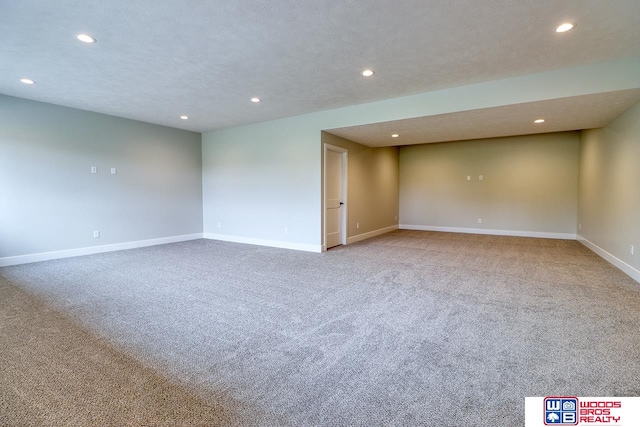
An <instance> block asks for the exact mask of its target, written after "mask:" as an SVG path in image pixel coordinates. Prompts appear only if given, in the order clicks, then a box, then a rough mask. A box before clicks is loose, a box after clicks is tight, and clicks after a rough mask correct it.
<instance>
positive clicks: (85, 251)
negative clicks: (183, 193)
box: [0, 233, 202, 267]
mask: <svg viewBox="0 0 640 427" xmlns="http://www.w3.org/2000/svg"><path fill="white" fill-rule="evenodd" d="M196 239H202V233H195V234H185V235H182V236H171V237H161V238H159V239H149V240H137V241H134V242H124V243H114V244H111V245H102V246H89V247H86V248H77V249H65V250H62V251H53V252H41V253H37V254H28V255H18V256H10V257H4V258H0V267H8V266H10V265H18V264H28V263H31V262H39V261H49V260H52V259H60V258H71V257H75V256H82V255H91V254H99V253H103V252H113V251H121V250H124V249H135V248H144V247H146V246H155V245H164V244H167V243H177V242H185V241H187V240H196Z"/></svg>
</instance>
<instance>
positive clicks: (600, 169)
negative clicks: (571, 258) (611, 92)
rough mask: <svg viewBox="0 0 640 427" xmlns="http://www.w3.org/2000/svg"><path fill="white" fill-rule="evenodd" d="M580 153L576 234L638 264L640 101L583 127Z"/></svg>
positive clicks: (639, 236) (629, 261) (639, 246)
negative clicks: (596, 125) (605, 121)
mask: <svg viewBox="0 0 640 427" xmlns="http://www.w3.org/2000/svg"><path fill="white" fill-rule="evenodd" d="M580 158H581V163H580V193H579V200H580V202H579V223H580V224H581V226H582V227H581V229H580V230H579V232H578V234H580V236H582V237H583V238H584V239H586V240H588V241H589V242H591V243H593V244H594V245H596V246H598V247H600V248H601V249H603V250H604V251H606V252H608V253H610V254H611V255H613V256H614V257H616V258H618V259H620V260H622V261H623V262H625V263H627V264H628V265H630V266H632V267H633V268H635V269H636V270H640V104H638V105H636V106H635V107H633V108H631V109H630V110H628V111H627V112H626V113H624V114H623V115H621V116H620V117H618V118H617V119H616V120H614V121H613V122H612V123H611V124H610V125H609V126H607V127H605V128H603V129H593V130H586V131H583V132H582V143H581V147H580ZM630 245H634V246H635V255H631V253H630Z"/></svg>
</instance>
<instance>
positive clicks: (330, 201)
mask: <svg viewBox="0 0 640 427" xmlns="http://www.w3.org/2000/svg"><path fill="white" fill-rule="evenodd" d="M347 154H348V151H347V150H346V149H345V148H342V147H336V146H334V145H330V144H324V245H323V246H324V248H325V249H329V248H332V247H335V246H339V245H346V244H347Z"/></svg>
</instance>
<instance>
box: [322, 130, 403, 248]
mask: <svg viewBox="0 0 640 427" xmlns="http://www.w3.org/2000/svg"><path fill="white" fill-rule="evenodd" d="M322 142H323V144H324V143H326V144H331V145H335V146H338V147H342V148H346V149H347V150H348V155H347V158H348V168H347V170H348V177H347V184H348V190H347V196H348V200H347V207H348V209H347V237H348V238H353V237H356V236H358V235H361V234H365V233H369V232H373V231H376V230H381V229H383V228H387V227H391V226H394V225H396V224H398V221H397V220H396V217H397V216H398V200H399V194H398V148H397V147H384V148H372V147H367V146H364V145H362V144H358V143H356V142H353V141H350V140H348V139H344V138H341V137H339V136H335V135H332V134H329V133H326V132H322ZM358 223H359V224H360V228H359V229H358V228H357V224H358Z"/></svg>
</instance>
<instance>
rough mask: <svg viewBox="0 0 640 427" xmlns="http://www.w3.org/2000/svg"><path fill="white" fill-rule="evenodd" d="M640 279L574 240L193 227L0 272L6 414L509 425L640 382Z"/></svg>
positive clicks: (84, 419) (45, 419) (59, 419)
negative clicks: (263, 234)
mask: <svg viewBox="0 0 640 427" xmlns="http://www.w3.org/2000/svg"><path fill="white" fill-rule="evenodd" d="M638 331H640V285H638V283H636V282H634V281H633V280H632V279H630V278H629V277H627V276H625V275H624V274H623V273H621V272H620V271H618V270H617V269H615V268H614V267H612V266H611V265H609V264H608V263H607V262H605V261H603V260H602V259H600V258H599V257H597V256H596V255H595V254H593V253H592V252H590V251H589V250H588V249H586V248H584V247H583V246H581V245H580V244H579V243H577V242H575V241H561V240H545V239H531V238H517V237H498V236H479V235H465V234H453V233H432V232H418V231H396V232H392V233H388V234H386V235H383V236H380V237H377V238H374V239H370V240H367V241H364V242H360V243H357V244H353V245H349V246H346V247H339V248H336V249H333V250H330V251H328V252H326V253H323V254H312V253H304V252H296V251H288V250H280V249H273V248H265V247H257V246H250V245H241V244H234V243H225V242H217V241H209V240H196V241H191V242H184V243H176V244H170V245H163V246H155V247H149V248H142V249H135V250H128V251H121V252H112V253H106V254H98V255H91V256H85V257H77V258H69V259H63V260H55V261H48V262H42V263H35V264H28V265H21V266H14V267H5V268H2V269H0V425H9V426H22V425H25V426H27V425H34V426H35V425H38V426H48V425H51V426H57V425H60V426H62V425H73V426H76V425H78V426H80V425H224V426H226V425H237V426H245V425H246V426H276V425H277V426H280V425H282V426H289V425H290V426H311V425H313V426H339V425H340V426H341V425H350V426H378V425H380V426H382V425H385V426H404V425H424V426H436V425H437V426H486V425H495V426H518V425H523V424H524V398H525V396H547V395H577V396H615V395H617V396H639V395H640V363H639V362H640V333H639V332H638Z"/></svg>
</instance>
